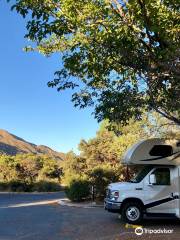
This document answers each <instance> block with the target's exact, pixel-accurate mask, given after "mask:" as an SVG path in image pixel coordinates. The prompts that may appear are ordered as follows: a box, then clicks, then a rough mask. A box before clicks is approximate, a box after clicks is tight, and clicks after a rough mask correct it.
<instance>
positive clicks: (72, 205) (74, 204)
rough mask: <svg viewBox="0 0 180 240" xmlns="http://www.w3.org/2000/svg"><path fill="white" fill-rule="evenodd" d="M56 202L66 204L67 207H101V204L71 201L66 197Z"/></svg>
mask: <svg viewBox="0 0 180 240" xmlns="http://www.w3.org/2000/svg"><path fill="white" fill-rule="evenodd" d="M58 203H59V204H60V205H61V206H67V207H79V208H103V207H104V205H103V204H97V205H96V204H93V203H86V204H84V203H72V202H71V201H70V200H69V199H68V198H64V199H60V200H59V201H58Z"/></svg>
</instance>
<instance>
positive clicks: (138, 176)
mask: <svg viewBox="0 0 180 240" xmlns="http://www.w3.org/2000/svg"><path fill="white" fill-rule="evenodd" d="M152 168H153V167H152V166H145V167H143V169H141V170H140V171H139V172H138V174H136V176H135V177H134V178H133V179H131V180H130V181H129V182H131V183H139V182H141V181H142V180H143V178H144V177H145V176H146V175H147V174H148V173H149V172H150V171H151V169H152Z"/></svg>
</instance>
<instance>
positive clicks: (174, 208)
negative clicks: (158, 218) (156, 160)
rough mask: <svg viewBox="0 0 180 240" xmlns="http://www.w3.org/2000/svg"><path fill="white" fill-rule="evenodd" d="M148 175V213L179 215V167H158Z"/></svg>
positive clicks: (146, 196)
mask: <svg viewBox="0 0 180 240" xmlns="http://www.w3.org/2000/svg"><path fill="white" fill-rule="evenodd" d="M148 175H149V176H147V177H146V184H145V190H146V191H145V192H146V193H147V194H145V199H146V203H145V206H146V211H147V212H148V213H167V214H176V215H177V214H179V212H178V210H179V199H178V192H179V185H178V184H177V182H178V177H179V174H178V167H169V166H157V167H155V168H154V169H153V170H152V171H151V172H150V173H149V174H148Z"/></svg>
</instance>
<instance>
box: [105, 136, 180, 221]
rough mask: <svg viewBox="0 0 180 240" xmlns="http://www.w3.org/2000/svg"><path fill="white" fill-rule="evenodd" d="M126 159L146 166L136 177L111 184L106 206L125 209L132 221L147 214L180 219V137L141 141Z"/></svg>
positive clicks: (127, 162)
mask: <svg viewBox="0 0 180 240" xmlns="http://www.w3.org/2000/svg"><path fill="white" fill-rule="evenodd" d="M122 162H123V164H127V165H141V166H143V167H144V169H143V170H142V171H141V173H140V174H139V175H138V176H137V177H136V178H135V179H134V180H133V181H130V182H124V183H112V184H110V185H109V186H108V190H107V196H106V199H105V209H106V210H108V211H111V212H118V213H121V214H122V215H123V217H124V218H125V220H126V221H127V222H130V223H137V222H138V221H139V220H140V218H141V217H142V215H144V214H146V215H158V216H161V215H162V216H164V215H167V216H174V217H177V218H179V219H180V140H165V139H156V138H154V139H148V140H143V141H140V142H138V143H137V144H135V145H133V146H132V147H131V148H130V149H129V150H128V151H127V152H126V153H125V155H124V158H123V161H122ZM133 204H134V206H133ZM131 215H132V216H131ZM136 215H137V218H136V217H134V216H136ZM138 216H139V218H138Z"/></svg>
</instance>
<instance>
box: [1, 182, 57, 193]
mask: <svg viewBox="0 0 180 240" xmlns="http://www.w3.org/2000/svg"><path fill="white" fill-rule="evenodd" d="M60 190H61V186H60V185H59V184H58V183H56V182H49V181H39V182H35V183H32V184H29V183H26V182H21V181H11V182H7V183H5V182H1V183H0V191H4V192H57V191H60Z"/></svg>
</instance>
